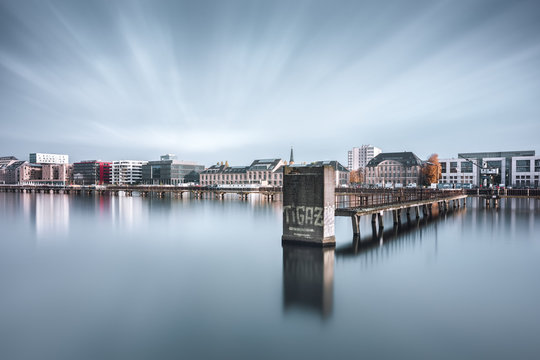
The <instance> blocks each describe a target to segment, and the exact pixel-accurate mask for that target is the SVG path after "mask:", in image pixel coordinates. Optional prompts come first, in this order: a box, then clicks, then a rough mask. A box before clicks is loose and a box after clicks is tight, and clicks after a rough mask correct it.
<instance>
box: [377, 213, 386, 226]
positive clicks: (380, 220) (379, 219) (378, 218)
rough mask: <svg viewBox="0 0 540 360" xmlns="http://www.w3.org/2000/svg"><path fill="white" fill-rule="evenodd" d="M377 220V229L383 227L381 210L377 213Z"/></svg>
mask: <svg viewBox="0 0 540 360" xmlns="http://www.w3.org/2000/svg"><path fill="white" fill-rule="evenodd" d="M377 220H378V222H379V229H382V228H384V220H383V212H382V211H381V212H380V213H378V214H377Z"/></svg>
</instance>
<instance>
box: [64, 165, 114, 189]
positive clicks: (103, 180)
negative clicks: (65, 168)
mask: <svg viewBox="0 0 540 360" xmlns="http://www.w3.org/2000/svg"><path fill="white" fill-rule="evenodd" d="M73 182H74V183H75V184H77V185H103V184H110V183H111V163H110V162H107V161H99V160H89V161H81V162H78V163H74V164H73Z"/></svg>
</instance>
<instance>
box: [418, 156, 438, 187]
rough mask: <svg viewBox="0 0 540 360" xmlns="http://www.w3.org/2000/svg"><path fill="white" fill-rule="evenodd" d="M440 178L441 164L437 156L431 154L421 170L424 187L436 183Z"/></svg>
mask: <svg viewBox="0 0 540 360" xmlns="http://www.w3.org/2000/svg"><path fill="white" fill-rule="evenodd" d="M440 177H441V164H440V163H439V155H438V154H432V155H431V156H430V157H429V159H428V161H427V162H426V164H425V165H424V167H423V168H422V178H423V181H424V185H429V184H434V183H438V182H439V178H440Z"/></svg>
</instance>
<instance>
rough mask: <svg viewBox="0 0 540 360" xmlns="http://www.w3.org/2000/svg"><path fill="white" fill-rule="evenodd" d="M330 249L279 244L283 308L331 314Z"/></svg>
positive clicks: (332, 287) (332, 260)
mask: <svg viewBox="0 0 540 360" xmlns="http://www.w3.org/2000/svg"><path fill="white" fill-rule="evenodd" d="M334 251H335V250H334V248H312V247H306V246H294V245H283V294H284V298H283V301H284V302H283V305H284V308H285V310H287V309H288V308H290V307H294V306H298V307H302V308H306V309H311V310H315V311H317V312H319V313H320V314H321V315H322V316H323V317H327V316H329V315H330V314H331V313H332V305H333V296H334Z"/></svg>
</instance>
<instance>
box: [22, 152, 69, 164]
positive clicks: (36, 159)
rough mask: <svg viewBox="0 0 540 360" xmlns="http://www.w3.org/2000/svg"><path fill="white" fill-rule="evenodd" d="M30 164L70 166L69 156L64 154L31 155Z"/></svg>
mask: <svg viewBox="0 0 540 360" xmlns="http://www.w3.org/2000/svg"><path fill="white" fill-rule="evenodd" d="M29 162H30V163H32V164H69V156H68V155H63V154H44V153H31V154H30V156H29Z"/></svg>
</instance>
